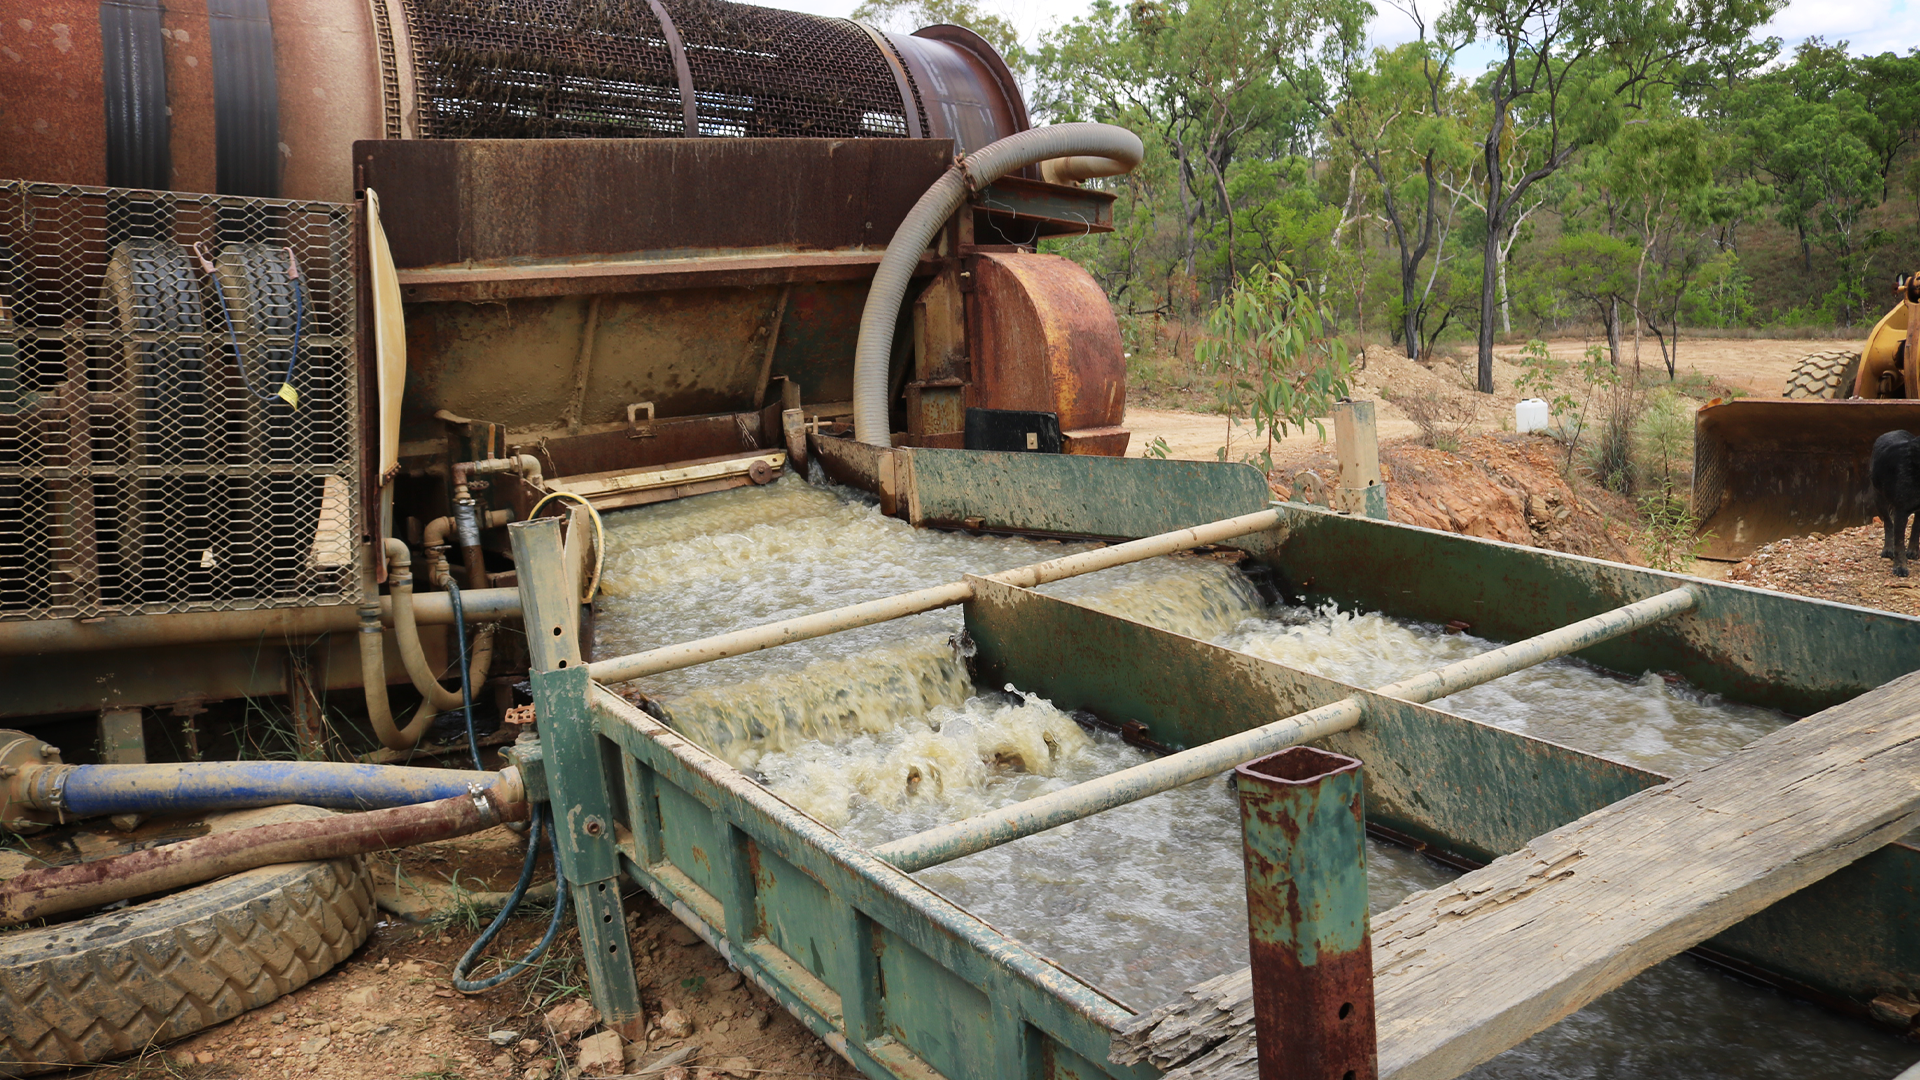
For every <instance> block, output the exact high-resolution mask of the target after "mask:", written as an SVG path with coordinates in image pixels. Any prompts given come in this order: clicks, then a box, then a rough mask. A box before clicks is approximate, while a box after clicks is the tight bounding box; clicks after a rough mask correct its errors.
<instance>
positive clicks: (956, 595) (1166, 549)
mask: <svg viewBox="0 0 1920 1080" xmlns="http://www.w3.org/2000/svg"><path fill="white" fill-rule="evenodd" d="M1285 513H1286V512H1285V511H1284V510H1256V511H1254V512H1253V513H1251V514H1242V515H1241V516H1239V517H1236V518H1227V519H1226V520H1224V521H1214V522H1209V523H1207V524H1205V525H1196V526H1194V527H1193V528H1191V529H1176V530H1174V531H1173V532H1169V533H1161V534H1160V535H1158V536H1148V537H1144V538H1142V539H1139V540H1129V541H1127V542H1126V543H1124V544H1115V545H1114V546H1112V547H1106V548H1097V549H1095V550H1093V551H1083V552H1080V553H1079V554H1077V555H1066V556H1063V557H1061V558H1058V559H1051V560H1048V561H1047V562H1043V563H1034V564H1033V565H1031V566H1022V567H1017V568H1015V569H1012V570H1005V571H1002V572H1000V573H998V574H994V575H992V577H991V579H990V580H993V581H998V582H1003V583H1005V584H1008V585H1013V586H1017V587H1019V588H1024V589H1030V588H1033V587H1034V586H1036V585H1045V584H1046V583H1047V582H1049V581H1059V580H1061V579H1062V578H1070V577H1077V576H1079V575H1081V574H1091V573H1093V572H1094V571H1095V570H1105V569H1108V568H1109V567H1114V566H1121V565H1124V564H1126V563H1133V562H1139V561H1141V560H1142V559H1151V558H1154V557H1155V556H1158V555H1171V554H1173V553H1174V552H1176V551H1185V550H1187V549H1188V548H1196V547H1200V546H1201V545H1203V544H1214V543H1219V542H1220V541H1222V540H1231V539H1233V538H1234V537H1236V536H1245V535H1247V534H1248V533H1256V532H1263V531H1265V530H1267V529H1271V528H1273V527H1274V526H1275V525H1278V524H1279V523H1280V520H1281V518H1282V517H1283V516H1285ZM971 599H973V586H972V585H971V584H969V583H967V582H965V581H956V582H954V583H952V584H951V585H936V586H934V587H932V588H930V589H921V590H919V591H917V592H910V593H905V594H902V595H900V596H889V597H887V598H885V599H883V600H869V601H867V602H866V603H864V604H854V605H852V606H850V607H843V608H834V609H833V610H831V611H821V612H817V613H815V614H812V615H802V616H800V617H799V618H795V619H787V620H785V621H783V622H777V623H769V624H767V625H766V626H756V627H752V628H750V629H746V630H735V631H733V632H732V633H729V634H719V635H717V636H715V637H710V638H702V639H700V640H699V641H690V642H687V643H686V644H683V645H666V646H662V647H661V648H658V649H651V650H649V651H647V652H643V653H633V654H631V655H629V656H610V657H608V658H607V659H605V660H595V661H594V662H593V663H591V664H588V665H587V673H588V674H589V675H591V676H592V677H593V678H594V679H595V680H596V681H598V682H602V683H621V682H626V681H627V680H629V679H638V678H642V677H644V676H647V675H658V674H660V673H661V672H663V671H677V670H679V669H680V668H684V667H692V666H693V665H695V664H704V663H707V662H709V661H712V660H724V659H726V658H727V657H729V656H740V655H742V654H744V653H750V652H758V651H760V650H761V649H771V648H774V647H775V646H778V645H789V644H792V643H793V642H796V641H806V640H808V639H810V638H817V637H825V636H826V635H828V634H833V633H838V632H839V631H841V630H851V629H853V628H855V627H858V626H871V625H873V624H874V623H880V622H886V621H888V620H889V619H898V618H900V617H902V616H904V615H917V614H919V613H920V612H923V611H932V610H934V609H936V608H943V607H952V606H953V605H955V604H963V603H966V602H967V601H968V600H971Z"/></svg>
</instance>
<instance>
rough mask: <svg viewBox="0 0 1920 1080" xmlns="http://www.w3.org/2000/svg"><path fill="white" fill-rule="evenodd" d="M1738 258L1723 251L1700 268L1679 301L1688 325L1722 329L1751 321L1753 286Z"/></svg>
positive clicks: (1743, 324) (1729, 252)
mask: <svg viewBox="0 0 1920 1080" xmlns="http://www.w3.org/2000/svg"><path fill="white" fill-rule="evenodd" d="M1752 281H1753V279H1752V277H1750V276H1749V275H1748V274H1747V272H1746V270H1745V269H1744V268H1743V267H1742V266H1741V265H1740V256H1738V255H1736V254H1734V253H1733V252H1731V251H1723V252H1721V253H1720V254H1718V255H1715V256H1713V257H1712V258H1711V259H1708V260H1707V261H1706V262H1705V263H1702V264H1701V266H1700V272H1699V273H1697V274H1695V275H1694V276H1693V281H1692V282H1691V283H1690V284H1689V285H1688V286H1687V289H1686V293H1685V297H1684V299H1683V300H1682V302H1681V313H1682V315H1683V316H1684V317H1685V320H1686V323H1687V325H1688V326H1700V327H1706V328H1708V329H1712V330H1724V329H1727V328H1728V327H1734V326H1748V325H1751V324H1752V322H1753V296H1752V290H1751V288H1750V286H1751V284H1752Z"/></svg>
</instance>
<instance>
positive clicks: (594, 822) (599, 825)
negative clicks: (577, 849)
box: [586, 817, 607, 836]
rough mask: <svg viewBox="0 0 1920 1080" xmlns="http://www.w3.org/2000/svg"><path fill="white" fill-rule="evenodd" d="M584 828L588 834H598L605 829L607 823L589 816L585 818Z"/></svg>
mask: <svg viewBox="0 0 1920 1080" xmlns="http://www.w3.org/2000/svg"><path fill="white" fill-rule="evenodd" d="M586 830H587V835H588V836H599V835H600V834H601V833H603V832H606V831H607V823H606V822H604V821H601V820H600V819H599V818H597V817H590V818H588V819H587V824H586Z"/></svg>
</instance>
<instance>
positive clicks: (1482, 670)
mask: <svg viewBox="0 0 1920 1080" xmlns="http://www.w3.org/2000/svg"><path fill="white" fill-rule="evenodd" d="M1697 599H1698V598H1697V597H1696V596H1695V595H1694V592H1693V590H1692V589H1689V588H1686V587H1681V588H1678V589H1672V590H1670V591H1668V592H1663V593H1661V594H1659V595H1658V596H1653V597H1649V598H1647V599H1645V600H1641V601H1638V602H1637V603H1632V604H1628V605H1626V606H1625V607H1619V608H1615V609H1613V610H1612V611H1607V612H1602V613H1601V614H1599V615H1595V616H1593V617H1592V618H1590V619H1582V620H1580V621H1579V622H1576V623H1569V624H1567V625H1566V626H1562V627H1560V628H1559V629H1557V630H1549V631H1548V632H1546V633H1544V634H1541V635H1539V636H1538V637H1531V638H1527V639H1526V640H1524V641H1516V642H1514V643H1513V644H1511V645H1506V646H1503V647H1501V648H1498V649H1494V650H1492V651H1490V652H1485V653H1481V654H1480V655H1479V656H1476V657H1473V658H1471V659H1468V660H1462V661H1460V662H1459V663H1457V664H1449V665H1448V666H1446V667H1444V668H1441V669H1439V670H1438V671H1429V672H1426V673H1425V674H1422V675H1416V676H1414V677H1412V678H1410V679H1402V680H1401V681H1399V682H1396V683H1391V684H1389V685H1387V686H1383V687H1381V688H1380V689H1378V690H1376V691H1374V692H1375V693H1377V694H1380V695H1382V696H1384V697H1391V698H1399V699H1400V700H1402V701H1411V702H1414V703H1415V704H1419V703H1423V702H1428V701H1432V700H1434V699H1435V698H1441V697H1445V696H1447V695H1448V694H1452V693H1457V692H1458V691H1461V690H1464V689H1466V688H1467V687H1469V686H1478V685H1479V684H1481V683H1484V682H1491V681H1492V680H1494V679H1497V678H1500V677H1501V676H1503V675H1510V674H1512V673H1513V672H1516V671H1519V670H1521V669H1522V668H1529V667H1532V666H1533V665H1535V664H1539V663H1542V662H1544V661H1547V660H1552V659H1554V658H1555V657H1560V656H1565V655H1567V654H1568V653H1572V652H1577V651H1579V650H1581V649H1584V648H1586V647H1588V646H1590V645H1595V644H1598V643H1600V642H1602V641H1607V640H1609V639H1612V638H1616V637H1619V636H1620V635H1621V634H1625V633H1628V632H1629V631H1632V630H1637V629H1639V628H1640V627H1642V626H1646V625H1649V624H1651V623H1656V622H1659V621H1660V620H1662V619H1665V618H1668V617H1670V616H1673V615H1678V614H1679V613H1681V612H1683V611H1686V610H1688V609H1690V608H1692V607H1693V606H1694V604H1695V603H1696V602H1697ZM1363 713H1364V703H1363V702H1362V700H1361V699H1360V698H1358V697H1349V698H1342V699H1341V700H1339V701H1336V702H1333V703H1331V704H1328V705H1322V706H1320V707H1319V708H1317V709H1313V710H1311V711H1309V712H1304V713H1300V714H1299V715H1297V716H1289V717H1287V718H1286V719H1284V720H1277V721H1275V722H1273V723H1271V724H1267V725H1265V726H1262V727H1257V728H1254V729H1252V730H1250V731H1243V732H1240V733H1239V734H1237V735H1229V736H1227V737H1226V738H1224V739H1216V740H1214V741H1213V742H1210V743H1205V744H1203V745H1201V746H1196V747H1194V748H1192V749H1190V750H1182V751H1181V752H1179V753H1177V754H1170V755H1168V756H1167V757H1163V758H1159V759H1156V760H1154V761H1147V762H1143V763H1141V764H1139V765H1135V766H1134V767H1132V768H1130V769H1122V770H1120V771H1119V772H1115V773H1108V774H1107V775H1105V776H1102V777H1100V778H1099V779H1096V780H1088V781H1086V782H1085V783H1081V784H1075V785H1074V786H1072V787H1070V788H1064V789H1062V790H1060V791H1054V792H1050V793H1048V794H1046V795H1040V796H1036V797H1035V798H1031V799H1028V800H1026V801H1025V802H1018V803H1014V804H1013V805H1011V806H1003V807H1000V808H999V809H997V810H989V811H987V812H986V813H984V814H976V815H974V816H973V817H970V818H967V819H965V820H963V821H955V822H952V823H949V824H946V825H941V826H939V827H937V828H933V829H928V830H927V831H925V832H922V833H916V834H915V835H913V836H909V837H905V838H903V839H900V840H895V841H893V842H892V843H889V844H882V845H881V846H879V847H877V848H874V849H873V854H875V855H876V856H878V857H880V858H882V859H885V860H886V861H887V862H890V863H892V864H893V865H894V866H897V867H899V868H900V869H902V870H904V871H906V872H907V873H910V874H911V873H913V872H915V871H917V870H924V869H926V868H927V867H929V866H937V865H939V864H941V863H944V862H950V861H952V860H954V859H958V858H960V857H962V856H965V855H972V854H974V853H975V852H979V851H985V850H987V849H988V848H991V847H998V846H999V845H1001V844H1004V843H1007V842H1008V841H1010V840H1018V839H1020V838H1021V837H1023V836H1032V835H1033V834H1034V833H1038V832H1045V831H1047V830H1048V829H1053V828H1058V827H1059V826H1061V825H1065V824H1067V823H1068V822H1071V821H1078V820H1080V819H1081V818H1084V817H1091V816H1092V815H1094V814H1097V813H1100V812H1101V811H1103V810H1111V809H1113V808H1114V807H1116V806H1124V805H1126V804H1127V803H1131V802H1138V801H1139V800H1141V799H1144V798H1147V797H1148V796H1150V795H1158V794H1160V793H1161V792H1163V791H1171V790H1173V789H1174V788H1177V787H1181V786H1183V785H1185V784H1190V783H1193V782H1194V781H1195V780H1204V779H1206V778H1207V777H1209V776H1213V775H1215V774H1216V773H1221V772H1225V771H1226V770H1228V769H1231V768H1233V767H1234V766H1236V765H1238V764H1240V763H1241V762H1244V761H1251V760H1252V759H1254V758H1257V757H1261V756H1263V755H1266V754H1271V753H1274V752H1275V751H1278V750H1282V749H1285V748H1286V747H1289V746H1297V745H1299V744H1300V743H1304V742H1312V741H1313V740H1314V739H1318V738H1323V737H1325V736H1327V735H1331V734H1333V733H1335V732H1339V731H1345V730H1347V729H1348V728H1351V727H1355V726H1358V725H1359V723H1360V720H1361V717H1362V715H1363Z"/></svg>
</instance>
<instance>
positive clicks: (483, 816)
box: [467, 781, 501, 826]
mask: <svg viewBox="0 0 1920 1080" xmlns="http://www.w3.org/2000/svg"><path fill="white" fill-rule="evenodd" d="M467 797H468V798H470V799H472V800H473V805H474V808H475V809H476V810H478V811H480V820H481V822H482V823H483V824H485V825H488V826H493V825H498V824H500V820H501V814H500V809H499V807H496V806H494V805H493V799H492V798H491V797H490V796H489V795H488V794H487V789H486V788H485V787H483V786H481V784H480V783H479V782H478V781H474V782H472V783H469V784H468V785H467Z"/></svg>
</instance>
